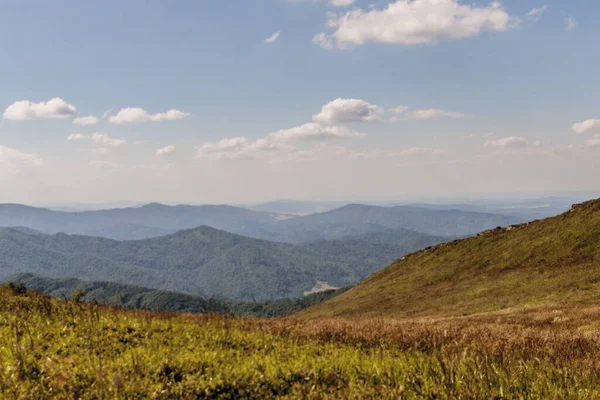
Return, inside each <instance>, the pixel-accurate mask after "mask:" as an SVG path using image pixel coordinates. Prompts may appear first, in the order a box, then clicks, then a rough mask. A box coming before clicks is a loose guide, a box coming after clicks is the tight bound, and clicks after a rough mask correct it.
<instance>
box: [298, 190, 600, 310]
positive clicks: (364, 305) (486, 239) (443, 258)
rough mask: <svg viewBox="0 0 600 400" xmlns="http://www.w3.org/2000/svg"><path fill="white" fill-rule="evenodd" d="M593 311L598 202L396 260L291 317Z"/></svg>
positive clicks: (598, 282)
mask: <svg viewBox="0 0 600 400" xmlns="http://www.w3.org/2000/svg"><path fill="white" fill-rule="evenodd" d="M598 304H600V200H593V201H589V202H586V203H582V204H579V205H575V206H573V208H572V209H571V210H570V211H568V212H566V213H564V214H562V215H559V216H557V217H553V218H548V219H544V220H540V221H534V222H531V223H527V224H522V225H517V226H511V227H508V228H500V229H493V230H491V231H486V232H482V233H481V234H479V235H478V236H477V237H472V238H468V239H464V240H456V241H453V242H450V243H444V244H440V245H437V246H434V247H431V248H428V249H425V250H422V251H419V252H417V253H414V254H410V255H408V256H405V257H403V258H402V259H400V260H398V261H396V262H394V263H393V264H391V265H390V266H389V267H387V268H385V269H383V270H382V271H379V272H376V273H375V274H373V275H371V276H370V277H369V278H367V279H366V280H365V281H363V282H362V283H360V284H359V285H357V286H356V287H355V288H353V289H352V290H350V291H348V292H346V293H344V294H342V295H341V296H338V297H335V298H333V299H332V300H330V301H327V302H325V303H323V304H320V305H317V306H315V307H312V308H310V309H308V310H306V311H304V312H301V313H300V314H299V315H298V316H299V317H305V318H313V317H322V316H345V317H348V316H350V317H382V316H383V317H418V316H460V315H470V314H474V313H485V312H491V311H497V310H508V311H514V310H527V309H529V308H538V309H540V308H545V309H567V308H580V307H588V306H596V305H598Z"/></svg>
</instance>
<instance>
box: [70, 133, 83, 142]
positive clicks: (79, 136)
mask: <svg viewBox="0 0 600 400" xmlns="http://www.w3.org/2000/svg"><path fill="white" fill-rule="evenodd" d="M84 139H87V135H84V134H83V133H71V134H70V135H69V136H68V137H67V140H70V141H74V140H84Z"/></svg>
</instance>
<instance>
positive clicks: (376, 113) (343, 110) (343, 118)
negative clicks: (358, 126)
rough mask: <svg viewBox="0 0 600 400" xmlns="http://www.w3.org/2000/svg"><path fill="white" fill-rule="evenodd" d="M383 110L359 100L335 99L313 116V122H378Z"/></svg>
mask: <svg viewBox="0 0 600 400" xmlns="http://www.w3.org/2000/svg"><path fill="white" fill-rule="evenodd" d="M384 112H385V109H383V108H381V107H378V106H376V105H373V104H369V103H367V102H366V101H364V100H360V99H341V98H339V99H335V100H333V101H331V102H329V103H327V104H325V105H324V106H323V107H322V109H321V112H320V113H319V114H315V115H313V121H316V122H323V123H326V124H332V125H333V124H338V123H343V122H372V121H380V116H381V114H383V113H384Z"/></svg>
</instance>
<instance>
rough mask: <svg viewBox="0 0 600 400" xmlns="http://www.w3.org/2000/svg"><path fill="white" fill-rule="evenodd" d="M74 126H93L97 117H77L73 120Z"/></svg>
mask: <svg viewBox="0 0 600 400" xmlns="http://www.w3.org/2000/svg"><path fill="white" fill-rule="evenodd" d="M73 123H74V124H75V125H95V124H97V123H98V117H94V116H93V115H90V116H89V117H77V118H75V119H74V120H73Z"/></svg>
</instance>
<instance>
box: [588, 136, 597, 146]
mask: <svg viewBox="0 0 600 400" xmlns="http://www.w3.org/2000/svg"><path fill="white" fill-rule="evenodd" d="M585 145H586V147H600V136H597V139H591V140H586V141H585Z"/></svg>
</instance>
